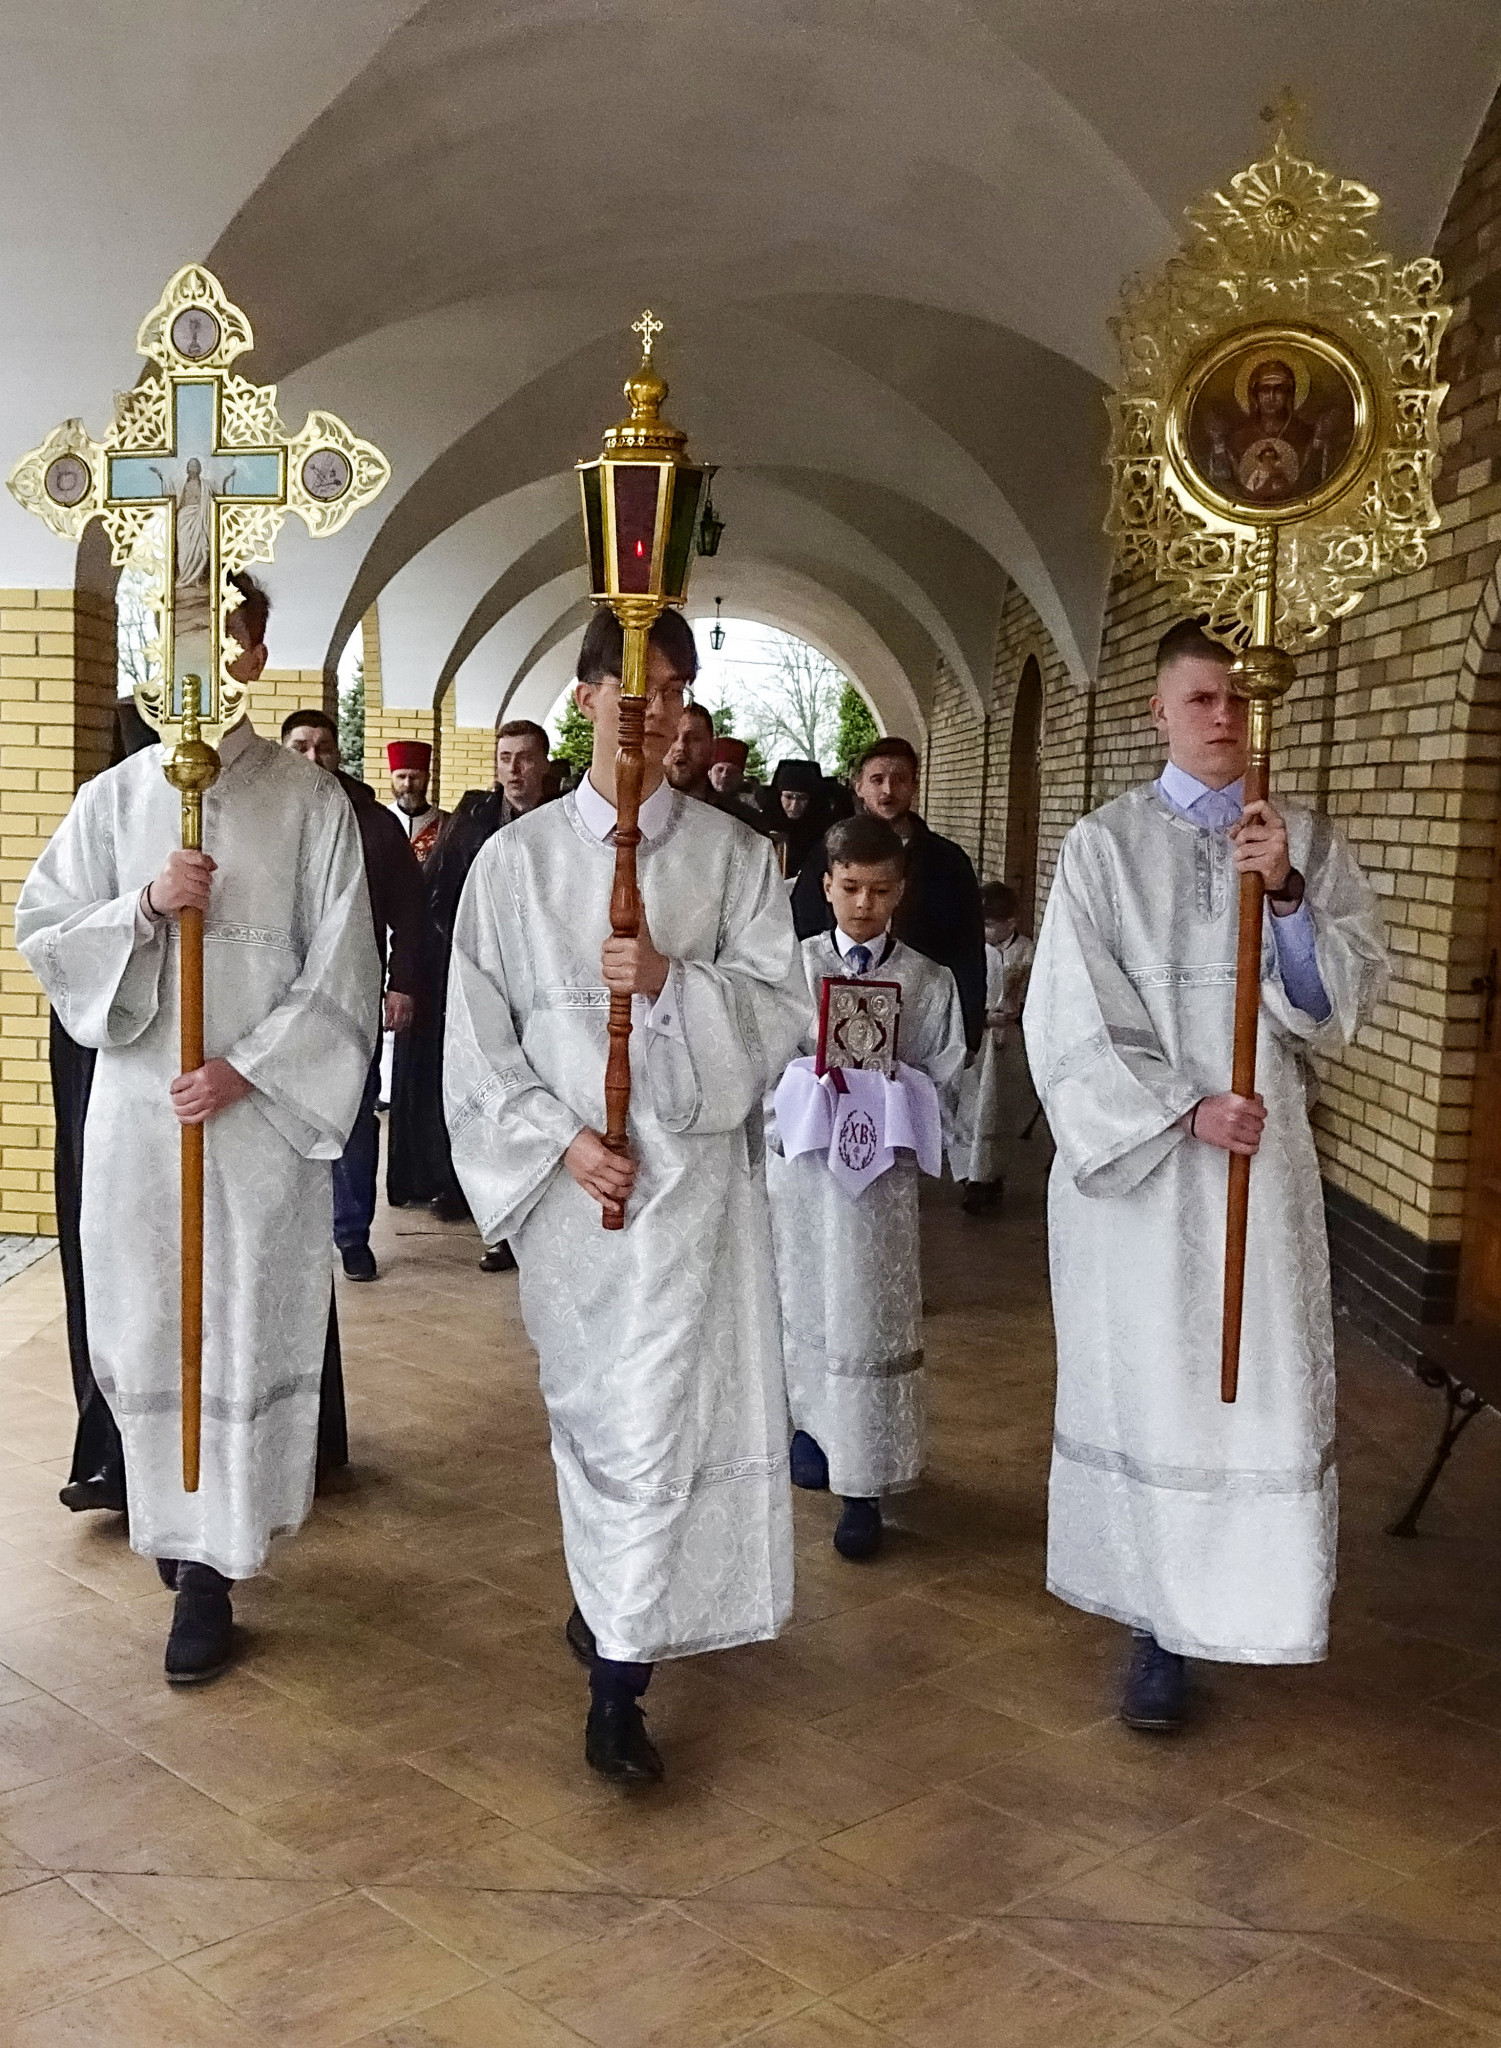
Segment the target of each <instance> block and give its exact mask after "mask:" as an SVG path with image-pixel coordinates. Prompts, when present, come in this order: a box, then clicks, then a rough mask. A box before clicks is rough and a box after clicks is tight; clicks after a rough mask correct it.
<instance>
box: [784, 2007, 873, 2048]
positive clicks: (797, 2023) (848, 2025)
mask: <svg viewBox="0 0 1501 2048" xmlns="http://www.w3.org/2000/svg"><path fill="white" fill-rule="evenodd" d="M752 2039H753V2041H754V2044H755V2048H897V2040H896V2036H895V2035H894V2034H887V2033H883V2032H882V2031H880V2030H879V2029H878V2028H876V2027H873V2026H871V2025H870V2024H869V2023H868V2022H867V2021H865V2020H862V2019H857V2018H856V2017H855V2015H854V2014H853V2013H852V2012H846V2011H845V2010H844V2008H843V2007H842V2006H838V2005H810V2006H809V2007H808V2009H807V2011H806V2012H800V2013H796V2014H794V2015H793V2017H792V2018H791V2019H790V2020H779V2021H778V2022H777V2023H776V2024H775V2025H774V2026H770V2027H764V2028H763V2029H762V2030H761V2032H760V2033H759V2034H756V2035H754V2036H752Z"/></svg>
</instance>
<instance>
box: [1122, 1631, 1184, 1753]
mask: <svg viewBox="0 0 1501 2048" xmlns="http://www.w3.org/2000/svg"><path fill="white" fill-rule="evenodd" d="M1187 1690H1188V1664H1187V1661H1186V1660H1185V1659H1184V1658H1182V1657H1180V1656H1179V1655H1178V1654H1177V1652H1176V1651H1175V1650H1164V1649H1163V1648H1162V1646H1161V1644H1160V1643H1158V1642H1156V1641H1154V1640H1153V1638H1152V1637H1151V1636H1138V1637H1137V1638H1136V1640H1135V1642H1134V1643H1132V1645H1131V1662H1130V1665H1129V1666H1128V1668H1127V1671H1126V1686H1125V1691H1124V1693H1123V1695H1122V1697H1121V1719H1122V1720H1123V1721H1124V1722H1125V1724H1126V1726H1127V1727H1128V1728H1139V1729H1141V1730H1142V1731H1143V1732H1144V1733H1145V1734H1148V1735H1176V1734H1177V1732H1178V1730H1179V1729H1180V1728H1181V1727H1182V1726H1183V1714H1184V1697H1185V1694H1186V1693H1187Z"/></svg>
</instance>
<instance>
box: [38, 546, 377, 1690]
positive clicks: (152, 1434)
mask: <svg viewBox="0 0 1501 2048" xmlns="http://www.w3.org/2000/svg"><path fill="white" fill-rule="evenodd" d="M236 581H237V582H238V583H239V584H240V586H241V588H242V591H243V593H244V595H245V598H246V602H245V604H244V605H243V606H242V608H241V610H240V611H239V612H237V613H236V614H235V615H234V617H233V618H232V620H231V628H232V630H233V631H234V632H235V635H236V638H237V639H239V640H240V642H241V648H242V651H241V654H240V655H239V656H238V657H237V659H236V661H235V663H234V666H233V669H232V671H231V672H232V673H233V674H234V675H235V676H236V677H237V678H238V679H239V680H241V681H253V680H254V678H255V677H256V676H257V675H258V674H259V673H260V670H261V668H262V667H263V666H264V664H265V660H266V648H265V641H264V630H265V615H266V601H265V594H264V592H263V591H261V590H260V589H259V588H258V586H256V585H255V584H254V583H253V581H252V579H251V578H249V577H248V576H247V577H243V578H237V579H236ZM219 751H220V758H221V760H222V762H223V772H222V773H221V775H220V777H219V779H218V781H217V782H216V783H215V784H214V786H213V788H212V789H210V790H209V791H208V793H207V795H206V796H205V798H204V802H203V836H204V846H205V848H206V849H207V851H205V852H203V853H192V852H184V851H183V850H182V847H181V816H182V800H181V798H180V797H179V796H178V794H177V792H176V791H175V790H173V789H172V788H170V787H169V786H168V783H167V781H166V778H165V776H164V775H163V773H162V762H163V758H164V751H163V748H162V747H161V746H160V745H157V746H153V747H147V748H145V749H143V750H142V751H141V752H140V753H137V754H133V755H132V756H131V757H130V758H129V759H127V760H125V761H122V762H121V763H120V764H119V765H118V766H117V767H114V768H111V769H108V770H107V771H106V772H105V773H104V774H102V775H97V776H95V777H94V779H93V780H92V781H90V782H87V783H85V784H84V786H83V788H82V789H81V790H80V791H79V792H78V795H77V797H76V798H75V799H74V802H73V805H72V808H71V809H70V810H69V812H68V815H67V817H66V818H65V819H64V820H63V822H62V824H61V825H60V826H59V827H58V829H57V831H56V833H55V834H54V835H53V838H52V841H51V843H50V844H49V846H48V847H47V849H46V851H45V852H44V853H43V854H42V856H41V858H40V860H39V861H38V862H37V864H36V866H35V867H34V868H33V869H32V871H31V874H30V876H29V877H28V878H27V880H26V882H25V884H24V885H23V887H22V890H21V894H20V899H19V901H18V903H17V905H16V942H17V945H18V948H19V950H20V952H21V953H22V955H23V956H24V958H25V960H26V962H27V964H28V965H29V966H30V968H31V969H32V972H33V973H34V974H35V975H36V977H37V979H38V980H39V981H40V982H41V984H42V986H43V988H44V989H45V990H46V992H47V995H48V997H49V998H50V1000H51V1002H52V1005H53V1008H54V1009H55V1010H56V1012H57V1014H58V1016H59V1018H60V1019H61V1020H62V1023H63V1026H64V1028H65V1029H66V1030H67V1032H68V1033H69V1035H70V1036H71V1037H72V1038H74V1039H76V1040H77V1042H78V1043H79V1044H81V1045H87V1046H93V1047H96V1048H97V1049H98V1054H99V1058H98V1063H97V1067H96V1069H95V1076H94V1086H93V1091H92V1094H91V1096H90V1098H89V1107H88V1117H87V1123H86V1126H85V1131H86V1145H85V1153H84V1171H83V1213H82V1239H83V1271H84V1285H85V1294H86V1299H87V1308H88V1322H89V1336H90V1342H91V1346H92V1351H93V1359H94V1367H95V1372H96V1375H97V1377H98V1381H99V1385H100V1387H101V1389H102V1390H103V1392H104V1394H105V1397H106V1399H107V1400H108V1402H109V1405H110V1408H111V1410H112V1411H113V1413H114V1414H115V1416H116V1418H117V1419H118V1421H119V1424H120V1431H121V1435H122V1437H123V1439H124V1447H125V1471H126V1484H127V1494H128V1510H129V1516H130V1541H131V1546H132V1548H133V1549H135V1550H137V1551H139V1552H140V1553H141V1554H142V1555H143V1556H147V1557H153V1558H155V1559H156V1560H157V1561H158V1568H159V1570H160V1572H161V1576H162V1578H163V1581H164V1582H165V1583H166V1584H167V1585H168V1586H169V1587H170V1588H171V1589H172V1590H174V1591H175V1592H176V1594H177V1600H176V1605H175V1609H174V1615H173V1622H172V1630H171V1634H170V1636H169V1638H168V1644H167V1655H166V1675H167V1677H168V1679H169V1680H170V1681H172V1682H174V1683H178V1684H184V1683H191V1682H194V1681H198V1680H202V1679H205V1678H209V1677H212V1676H214V1675H215V1674H216V1673H217V1672H218V1671H220V1670H222V1669H223V1668H224V1666H225V1664H226V1663H227V1662H228V1660H229V1657H230V1654H231V1640H232V1635H231V1631H232V1613H231V1605H230V1598H229V1587H230V1584H231V1582H233V1581H235V1580H238V1579H247V1578H250V1577H252V1576H253V1575H254V1574H255V1573H256V1572H258V1571H259V1570H260V1569H261V1567H262V1565H263V1564H264V1563H265V1561H266V1555H267V1551H268V1548H269V1546H270V1543H271V1539H272V1537H273V1536H275V1535H277V1534H279V1533H281V1532H283V1531H286V1530H292V1529H296V1528H297V1527H298V1525H299V1524H300V1523H301V1522H302V1521H303V1520H304V1518H305V1517H306V1515H307V1512H308V1509H309V1507H310V1506H311V1504H312V1498H313V1478H314V1461H315V1453H316V1444H317V1430H318V1388H319V1380H320V1377H321V1371H322V1362H323V1352H324V1340H325V1334H326V1330H327V1325H328V1314H329V1287H330V1275H331V1271H332V1262H333V1251H332V1215H333V1212H332V1197H331V1181H330V1175H331V1171H332V1162H333V1161H334V1160H335V1159H337V1158H338V1157H339V1155H340V1153H341V1152H342V1151H343V1149H344V1143H345V1140H346V1139H347V1137H348V1135H349V1131H350V1127H351V1126H352V1124H353V1122H354V1118H355V1113H356V1111H357V1109H358V1107H359V1101H360V1092H361V1088H362V1086H363V1080H364V1075H365V1073H366V1071H367V1070H368V1068H369V1065H370V1059H371V1055H372V1053H373V1051H374V1045H375V1032H374V1018H375V1016H376V1012H377V1008H378V999H379V992H380V963H379V960H378V958H377V955H376V949H375V937H374V932H373V930H372V927H371V923H370V902H369V896H368V893H367V891H366V887H365V871H364V862H363V859H362V857H361V851H360V837H359V832H358V830H357V829H356V826H355V822H354V813H353V811H352V810H351V809H350V806H349V803H348V801H347V799H346V798H345V795H344V792H343V790H342V789H341V788H340V787H339V785H338V783H337V781H335V779H334V778H333V776H331V775H325V774H323V773H322V771H321V770H319V769H316V768H314V767H312V766H311V765H310V764H309V763H308V762H306V761H304V760H303V759H302V758H301V757H300V756H299V755H296V754H292V753H289V752H288V751H287V750H286V749H284V748H282V747H278V746H276V745H274V744H273V743H272V742H271V741H269V740H264V739H261V738H260V737H259V736H258V735H257V734H256V732H255V731H254V730H253V729H252V727H251V725H250V723H249V721H248V719H242V720H240V722H239V723H238V724H236V725H235V726H233V727H232V728H231V729H230V730H229V731H228V732H227V733H226V734H225V735H224V739H223V742H222V744H221V746H220V750H219ZM189 906H195V907H197V908H200V909H203V910H204V911H205V912H206V927H205V941H206V943H205V949H204V952H205V966H204V984H205V1032H204V1036H205V1045H206V1049H207V1053H208V1058H207V1060H206V1061H205V1063H204V1065H203V1066H202V1067H200V1068H199V1069H198V1070H197V1071H196V1072H194V1073H191V1074H183V1073H180V1072H179V1059H178V1052H179V1036H178V1034H179V1028H180V1026H179V1003H178V964H179V953H178V943H177V941H178V919H179V916H180V914H181V912H182V910H183V909H185V908H187V907H189ZM190 1123H201V1124H206V1125H207V1126H208V1130H207V1134H206V1141H205V1147H204V1151H205V1168H204V1182H205V1186H204V1340H203V1423H202V1469H201V1476H200V1483H199V1487H198V1490H197V1491H196V1492H195V1493H185V1492H184V1491H183V1485H182V1453H181V1440H182V1439H181V1421H182V1397H181V1381H180V1321H179V1310H180V1299H181V1297H180V1272H181V1254H180V1210H179V1189H180V1186H181V1179H180V1173H181V1167H180V1153H181V1146H180V1140H179V1131H180V1127H181V1126H182V1125H183V1124H190Z"/></svg>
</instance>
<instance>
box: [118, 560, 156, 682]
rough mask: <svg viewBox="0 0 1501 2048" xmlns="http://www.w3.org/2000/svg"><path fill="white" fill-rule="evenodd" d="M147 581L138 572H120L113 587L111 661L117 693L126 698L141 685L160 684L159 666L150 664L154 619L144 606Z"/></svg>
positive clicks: (149, 609)
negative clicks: (113, 633) (115, 673)
mask: <svg viewBox="0 0 1501 2048" xmlns="http://www.w3.org/2000/svg"><path fill="white" fill-rule="evenodd" d="M150 587H151V580H150V578H149V577H148V576H147V574H146V572H145V571H144V570H141V569H122V570H121V571H120V581H119V583H118V584H117V585H116V587H115V621H116V626H115V633H116V638H115V660H116V669H117V675H118V678H119V691H120V695H121V696H122V697H128V696H129V695H130V694H131V692H132V691H133V690H134V689H135V688H136V687H137V685H138V684H141V683H152V684H160V682H161V680H162V675H161V663H160V661H159V660H153V658H152V655H151V640H152V631H153V626H154V623H155V621H154V618H153V614H152V610H151V606H150V605H149V603H148V602H147V592H148V590H149V589H150Z"/></svg>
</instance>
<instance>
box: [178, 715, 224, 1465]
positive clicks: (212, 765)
mask: <svg viewBox="0 0 1501 2048" xmlns="http://www.w3.org/2000/svg"><path fill="white" fill-rule="evenodd" d="M202 687H203V685H202V682H201V680H200V678H199V677H197V676H185V677H184V678H183V711H182V738H181V739H180V740H179V741H178V743H177V746H176V747H175V748H174V749H173V751H172V753H171V754H170V755H169V756H168V759H167V762H166V764H165V772H166V777H167V780H168V782H170V783H171V785H172V787H173V788H174V789H175V790H177V791H179V793H180V794H181V796H182V843H183V847H184V849H185V850H186V851H187V852H190V853H199V852H201V851H202V849H203V792H204V791H205V790H206V789H210V788H212V786H213V784H214V783H215V781H216V780H217V779H218V775H219V756H218V755H217V754H216V753H215V752H214V750H213V748H212V747H211V746H209V745H208V744H207V742H206V741H205V740H204V739H203V737H202V734H201V732H200V729H199V705H200V703H201V695H200V693H201V691H202ZM177 928H178V934H179V940H180V943H179V947H178V990H179V996H180V1002H181V1060H182V1066H181V1071H182V1072H183V1073H184V1074H196V1073H197V1071H198V1069H199V1068H200V1067H201V1066H202V1065H203V912H202V911H201V910H195V909H192V908H189V907H186V906H185V907H184V908H183V909H182V910H181V911H180V912H179V913H178V920H177ZM203 1128H204V1127H203V1125H202V1124H184V1125H183V1127H182V1486H183V1491H184V1493H196V1492H197V1491H198V1453H199V1441H200V1436H201V1431H202V1416H203Z"/></svg>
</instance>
